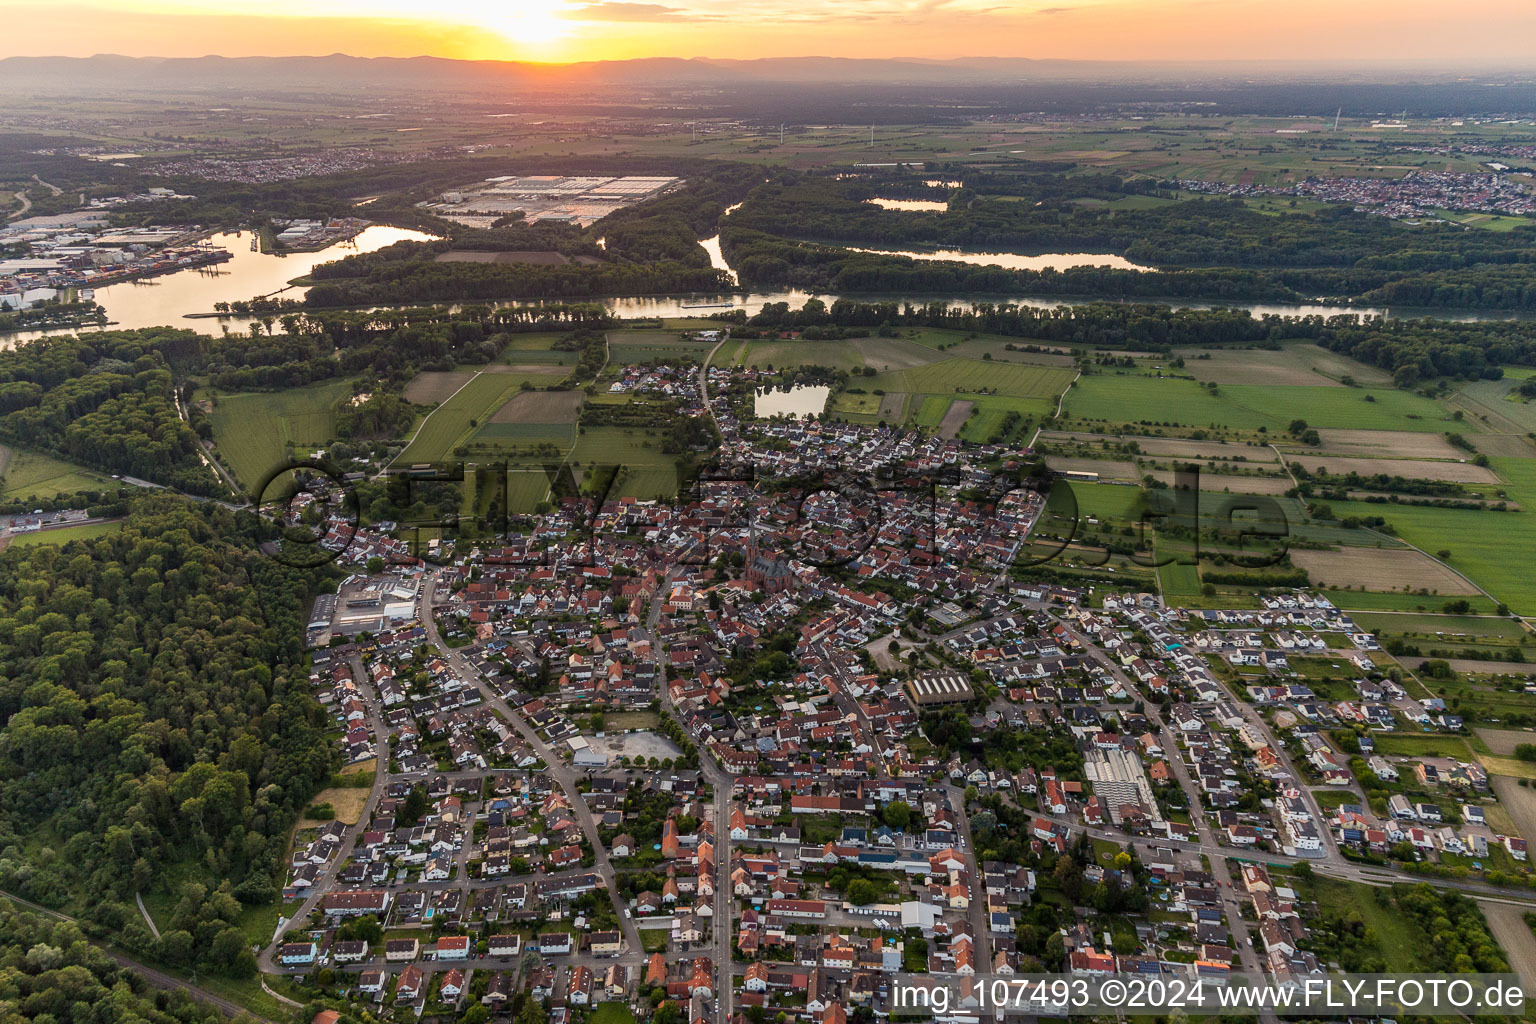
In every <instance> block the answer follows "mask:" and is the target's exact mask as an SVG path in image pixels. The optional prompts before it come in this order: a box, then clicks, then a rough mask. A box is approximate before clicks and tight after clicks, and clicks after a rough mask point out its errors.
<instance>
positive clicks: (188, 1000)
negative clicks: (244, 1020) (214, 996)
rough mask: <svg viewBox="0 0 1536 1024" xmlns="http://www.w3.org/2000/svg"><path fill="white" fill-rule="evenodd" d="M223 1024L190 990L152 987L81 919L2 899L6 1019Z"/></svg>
mask: <svg viewBox="0 0 1536 1024" xmlns="http://www.w3.org/2000/svg"><path fill="white" fill-rule="evenodd" d="M22 1021H32V1022H39V1024H42V1022H46V1024H223V1021H224V1017H223V1016H222V1015H221V1014H220V1013H219V1011H218V1010H217V1009H215V1008H213V1007H211V1006H209V1005H208V1004H207V1003H201V1002H198V1001H197V1000H195V999H193V998H192V997H191V996H190V995H188V994H187V993H186V992H185V991H183V990H180V989H176V990H172V991H153V990H151V989H149V987H148V986H147V985H146V983H145V982H144V980H143V979H142V978H140V977H139V976H138V975H136V974H134V973H133V972H132V971H129V970H126V969H124V968H122V967H119V966H118V964H117V962H116V961H115V960H113V959H112V958H111V957H109V956H108V955H107V954H106V953H104V952H103V951H102V950H101V949H100V948H99V947H97V946H93V945H92V944H91V943H90V942H89V941H88V940H87V939H86V936H85V933H84V932H83V931H82V930H81V928H80V926H78V925H76V924H73V923H71V922H67V921H54V920H51V919H49V918H47V917H44V916H43V915H41V914H36V913H31V912H28V911H23V910H18V909H15V908H13V907H12V906H11V905H10V904H9V903H0V1024H21V1022H22Z"/></svg>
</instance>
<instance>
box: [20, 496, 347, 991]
mask: <svg viewBox="0 0 1536 1024" xmlns="http://www.w3.org/2000/svg"><path fill="white" fill-rule="evenodd" d="M258 530H259V527H258V524H257V520H256V519H255V517H254V516H251V515H249V514H246V513H241V514H240V515H238V516H237V515H235V514H232V513H229V512H227V511H225V510H223V509H222V508H220V507H218V506H215V505H211V504H195V503H191V502H188V501H186V500H184V499H181V498H178V497H175V496H171V495H164V494H158V495H147V496H143V497H139V498H136V499H134V500H133V502H132V504H131V506H130V510H129V514H128V517H127V519H126V521H125V522H124V524H123V529H122V530H121V531H120V532H117V533H113V534H108V535H104V536H101V537H97V538H94V539H89V540H76V541H71V542H70V543H68V544H66V545H65V546H63V547H62V548H59V547H56V546H53V545H36V546H25V547H22V546H12V547H9V548H7V549H6V550H5V551H3V552H0V722H3V723H4V726H3V729H0V887H3V888H5V889H7V890H9V891H11V892H15V893H18V894H20V895H22V896H25V897H26V898H28V899H31V900H34V901H36V902H39V903H42V904H45V905H49V906H56V907H70V908H73V909H74V910H75V911H76V912H77V913H78V914H79V916H81V917H82V918H84V919H87V920H89V921H91V922H94V923H95V924H99V925H102V926H105V927H107V928H110V929H112V930H113V931H114V932H117V933H118V934H119V935H120V941H122V942H123V944H125V945H127V946H128V947H129V948H138V949H142V950H146V951H149V952H151V953H153V954H154V955H155V956H156V957H157V958H159V959H162V960H166V961H168V962H171V963H179V964H184V965H188V966H190V965H192V964H197V965H199V966H201V967H204V968H206V969H210V970H215V971H218V972H220V973H225V974H229V975H232V976H245V975H248V974H249V973H251V972H253V971H254V967H255V964H254V962H253V961H252V960H250V954H249V952H248V950H247V943H246V941H245V940H244V938H243V937H242V935H241V933H240V931H239V929H238V928H237V927H236V925H235V921H236V920H237V919H238V917H239V914H240V910H241V907H242V906H244V905H255V904H262V903H267V902H270V901H271V900H272V899H274V898H275V895H276V889H275V886H276V884H277V883H278V881H279V871H280V870H281V867H282V865H283V859H284V853H285V847H286V843H287V835H288V830H289V828H290V827H291V826H292V825H293V823H294V822H295V820H296V819H297V816H298V815H299V814H300V813H301V812H302V810H303V808H304V807H305V806H306V803H307V801H308V799H309V797H310V796H311V795H312V794H313V793H314V792H315V791H316V790H318V789H319V788H321V787H322V786H323V785H324V783H325V782H326V781H327V780H328V779H329V778H330V775H331V773H332V771H333V769H334V768H335V767H336V763H335V759H336V754H335V752H334V748H333V747H332V746H331V744H329V743H328V742H327V740H326V736H325V729H326V727H327V719H326V716H325V713H324V710H323V709H322V708H321V707H320V705H319V704H317V703H316V702H315V701H314V700H312V699H311V697H310V696H309V685H308V678H307V674H306V671H305V669H304V667H303V666H304V661H303V650H302V644H301V639H302V635H303V622H304V618H303V616H304V614H305V612H306V611H307V598H308V597H309V595H311V594H312V593H314V592H315V591H316V590H317V589H319V588H321V587H324V586H328V585H330V584H328V582H327V581H326V580H324V579H323V578H321V577H319V576H315V575H311V574H307V573H305V572H302V571H300V570H296V569H293V568H290V567H287V566H284V565H282V564H280V563H278V562H277V561H275V560H273V559H269V558H266V557H264V556H262V555H261V554H260V553H259V552H258V550H257V543H258V541H259V540H261V539H262V535H261V534H260V533H259V532H258ZM173 872H174V873H175V875H176V877H177V878H186V877H189V876H190V877H191V878H194V879H195V878H199V877H202V878H207V879H209V880H210V883H209V884H208V885H203V884H194V885H191V886H186V887H181V888H178V889H177V890H175V891H174V892H173V895H175V896H177V897H178V898H179V902H178V903H177V904H176V909H175V911H174V913H173V915H172V921H171V922H170V925H171V927H170V928H169V929H167V930H166V931H164V932H163V933H162V935H161V937H160V939H159V940H154V939H152V938H151V937H150V935H149V933H148V932H147V930H146V929H145V927H144V924H143V922H142V920H141V919H140V916H139V913H138V911H137V909H136V908H135V907H134V894H135V893H136V892H143V891H153V890H155V889H157V888H164V887H165V886H166V885H167V884H168V883H167V878H168V876H170V875H171V874H172V873H173ZM242 954H244V955H242Z"/></svg>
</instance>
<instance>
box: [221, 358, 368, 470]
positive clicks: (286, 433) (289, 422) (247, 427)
mask: <svg viewBox="0 0 1536 1024" xmlns="http://www.w3.org/2000/svg"><path fill="white" fill-rule="evenodd" d="M351 394H352V382H351V381H350V380H336V381H326V382H325V383H324V384H312V385H310V386H309V387H303V388H291V389H289V390H287V391H260V392H250V393H244V394H234V395H215V396H213V411H212V412H211V413H210V414H209V419H210V420H211V421H212V422H213V442H214V445H215V448H216V451H217V454H218V456H219V459H220V461H222V462H223V463H224V464H225V465H226V466H228V467H229V469H230V470H231V471H232V472H233V473H234V474H235V479H237V480H239V481H240V483H241V484H243V485H244V486H246V487H257V486H259V485H260V484H261V483H262V482H263V481H264V480H265V479H266V477H267V475H268V474H270V473H271V472H272V471H273V470H275V469H277V468H278V467H279V466H281V465H283V464H284V463H286V462H287V461H289V459H290V458H291V457H301V458H302V457H307V456H308V455H309V451H308V450H307V449H310V448H316V447H320V446H323V445H326V444H328V443H330V442H331V441H332V440H333V439H334V438H335V436H336V404H337V403H338V402H340V401H342V400H343V399H345V398H347V397H348V396H350V395H351ZM290 446H291V447H292V455H290Z"/></svg>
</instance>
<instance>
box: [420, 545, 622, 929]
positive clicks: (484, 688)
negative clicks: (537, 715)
mask: <svg viewBox="0 0 1536 1024" xmlns="http://www.w3.org/2000/svg"><path fill="white" fill-rule="evenodd" d="M437 579H438V572H437V571H434V572H433V573H432V574H431V575H429V576H428V577H427V580H426V583H425V584H424V585H423V588H422V598H421V601H422V609H423V612H422V625H423V626H424V627H425V628H426V633H427V639H428V640H429V641H431V642H432V643H433V644H435V645H436V646H437V648H438V650H440V651H443V652H444V654H445V656H446V658H447V661H448V663H449V664H450V665H452V666H453V668H454V670H455V671H456V672H457V673H458V674H459V676H460V678H462V679H464V680H466V681H468V682H469V683H470V685H472V686H474V688H475V689H477V690H479V691H480V696H481V698H482V699H483V700H484V701H485V703H486V704H488V705H490V707H491V708H492V709H494V710H495V711H497V712H499V713H500V714H501V716H502V717H503V718H504V719H505V720H506V722H507V724H508V725H510V726H512V728H513V729H515V730H517V732H518V734H519V735H520V736H522V737H523V740H524V741H525V742H527V744H528V745H529V746H530V747H532V748H533V749H534V751H535V752H536V753H537V754H538V755H539V756H540V757H541V758H543V759H544V764H545V765H546V767H545V769H544V774H546V775H548V776H549V777H550V778H551V779H554V780H555V782H557V783H558V784H559V786H560V789H561V790H562V791H563V792H564V793H565V797H566V799H567V800H568V801H570V804H571V813H572V814H573V815H574V816H575V818H576V823H577V824H579V825H580V826H581V831H582V832H583V833H584V834H585V835H586V837H587V842H588V843H589V844H591V846H592V849H593V852H594V853H595V854H596V862H595V864H594V867H593V870H595V871H596V872H597V874H598V876H599V877H601V878H602V880H603V883H604V885H606V886H607V888H608V898H609V899H610V900H612V901H613V909H614V914H615V916H617V917H618V920H619V925H620V927H621V928H622V929H623V931H624V939H625V941H626V942H627V943H628V944H629V947H630V949H634V950H638V949H642V948H643V947H642V945H641V943H640V932H639V930H638V929H636V928H635V923H634V921H632V920H630V918H629V917H628V915H627V914H626V913H625V911H626V910H627V909H628V908H626V907H625V905H624V900H623V898H622V897H620V895H619V887H618V881H617V878H616V876H615V873H614V870H613V864H612V862H611V861H609V859H608V850H607V848H606V847H605V846H604V845H603V842H602V839H601V838H599V836H598V834H597V822H596V821H595V820H594V819H593V817H592V811H591V809H590V808H588V807H587V802H586V800H584V799H582V796H581V793H580V792H579V791H578V790H577V788H576V783H577V778H576V772H575V771H574V770H573V769H572V768H571V767H570V766H569V765H567V764H566V763H565V761H564V760H563V759H562V758H561V757H560V755H559V754H558V753H557V752H555V751H554V750H552V749H551V748H550V746H549V745H548V744H547V743H545V742H544V740H543V739H542V738H541V737H540V736H539V734H538V733H537V732H535V731H534V730H533V728H532V727H531V726H530V725H529V724H528V723H527V722H526V721H525V720H524V719H523V716H522V715H521V714H520V713H519V712H518V711H517V709H515V708H513V707H512V706H511V705H510V704H508V703H507V702H506V701H505V700H503V699H502V697H501V695H500V694H498V693H497V692H496V691H495V690H494V689H492V688H491V686H490V684H488V683H487V682H486V681H485V677H484V676H482V675H481V674H480V670H479V669H478V668H476V667H475V666H474V665H473V664H471V663H470V661H469V659H468V658H466V657H464V654H463V652H462V651H458V650H455V649H453V648H451V647H449V646H448V645H447V644H446V643H444V642H443V638H442V636H440V635H439V633H438V630H437V619H436V616H435V615H434V614H433V611H432V606H433V602H434V601H435V599H436V596H437Z"/></svg>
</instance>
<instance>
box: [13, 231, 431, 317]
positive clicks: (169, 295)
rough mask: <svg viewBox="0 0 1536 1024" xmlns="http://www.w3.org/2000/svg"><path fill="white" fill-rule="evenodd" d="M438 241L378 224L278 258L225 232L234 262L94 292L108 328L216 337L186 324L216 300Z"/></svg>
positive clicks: (215, 240) (245, 234) (222, 240)
mask: <svg viewBox="0 0 1536 1024" xmlns="http://www.w3.org/2000/svg"><path fill="white" fill-rule="evenodd" d="M435 237H436V236H435V235H428V234H424V233H423V232H420V231H409V230H407V229H405V228H393V227H386V226H384V225H381V224H375V225H373V226H371V227H367V228H364V229H363V230H362V232H361V233H359V234H358V235H357V236H356V237H355V238H349V239H346V240H344V241H341V242H337V243H335V244H334V245H330V246H327V247H326V248H324V249H321V250H319V251H318V252H295V253H289V254H287V255H284V256H275V255H271V254H268V253H262V252H256V251H253V250H252V249H251V232H249V231H229V232H223V233H220V234H215V235H213V236H212V237H210V238H209V239H208V241H209V242H210V243H212V244H213V245H215V246H218V247H219V248H222V249H227V250H228V251H229V253H230V255H231V257H232V259H230V260H229V261H228V262H227V263H218V264H215V265H213V266H210V267H205V268H200V269H196V270H182V271H178V272H176V273H174V274H162V275H161V276H159V277H151V278H144V279H142V280H138V281H123V282H121V283H119V284H111V285H107V286H106V287H105V288H98V289H96V301H97V303H99V304H100V305H101V306H102V307H103V308H105V309H106V311H107V319H108V320H111V321H112V324H111V326H110V327H108V328H106V330H130V329H134V328H139V327H189V328H193V329H195V330H200V331H203V332H205V333H210V334H217V333H219V327H218V324H219V323H220V322H221V321H218V320H201V321H200V320H188V319H186V314H188V313H211V312H212V311H213V304H214V303H215V302H236V301H240V300H248V299H254V298H255V297H256V296H258V295H271V294H273V293H274V292H280V291H283V290H284V289H287V288H288V282H289V281H290V280H292V279H293V278H295V277H303V276H304V275H306V274H308V273H309V272H310V271H311V270H313V269H314V268H315V267H317V266H319V265H320V264H321V263H329V262H331V261H332V260H339V259H341V258H342V257H344V256H352V255H356V254H357V253H363V252H373V251H374V250H376V249H382V248H384V247H385V246H386V245H393V244H394V243H395V242H404V241H430V240H431V239H433V238H435ZM291 294H292V297H293V298H302V297H303V295H304V289H302V288H294V289H292V293H291ZM222 322H224V323H230V324H232V325H234V324H239V325H240V329H242V330H243V329H244V325H245V324H247V323H249V320H224V321H222ZM91 329H92V330H94V329H95V328H91ZM231 329H232V330H233V329H234V327H233V326H232V327H231ZM74 333H78V332H77V331H76V330H74V329H68V330H55V331H21V332H18V333H16V334H7V335H3V336H0V347H10V346H11V345H14V344H16V343H17V342H18V341H29V340H31V339H32V338H39V337H43V336H44V335H47V334H74Z"/></svg>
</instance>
